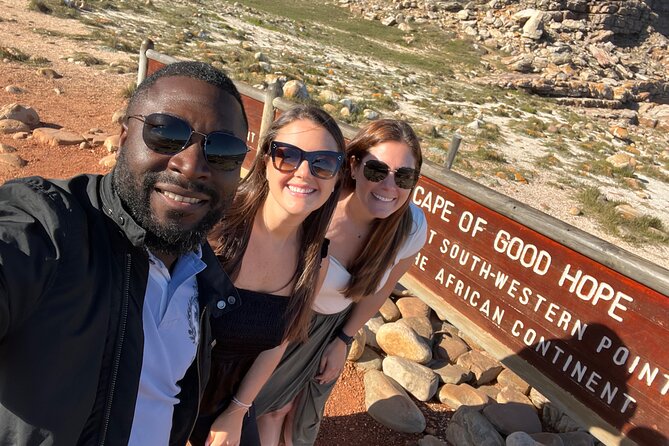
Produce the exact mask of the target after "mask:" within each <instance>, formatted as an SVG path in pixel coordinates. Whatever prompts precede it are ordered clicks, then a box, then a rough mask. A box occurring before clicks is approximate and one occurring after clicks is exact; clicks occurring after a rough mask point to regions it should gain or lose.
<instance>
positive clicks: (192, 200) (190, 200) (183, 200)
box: [160, 190, 204, 204]
mask: <svg viewBox="0 0 669 446" xmlns="http://www.w3.org/2000/svg"><path fill="white" fill-rule="evenodd" d="M160 193H161V194H163V195H165V196H166V197H167V198H169V199H170V200H174V201H178V202H179V203H187V204H198V203H202V202H203V201H204V200H200V199H199V198H193V197H184V196H183V195H178V194H175V193H172V192H168V191H166V190H161V191H160Z"/></svg>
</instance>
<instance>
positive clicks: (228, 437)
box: [206, 342, 288, 446]
mask: <svg viewBox="0 0 669 446" xmlns="http://www.w3.org/2000/svg"><path fill="white" fill-rule="evenodd" d="M287 346H288V342H284V343H282V344H281V345H279V346H277V347H274V348H273V349H270V350H265V351H264V352H262V353H261V354H259V355H258V357H257V358H256V360H255V361H254V362H253V365H252V366H251V368H250V369H249V371H248V372H247V373H246V375H245V376H244V379H243V380H242V382H241V384H240V385H239V390H237V394H236V395H235V396H234V397H235V399H236V400H237V402H234V401H231V402H230V404H229V405H228V407H227V408H226V409H225V410H224V411H223V413H222V414H221V415H219V416H218V418H216V421H214V423H213V424H212V425H211V431H210V432H209V438H208V439H207V442H206V444H207V445H212V446H214V445H216V446H218V445H230V446H235V445H238V444H239V441H240V437H241V432H242V422H243V421H244V417H245V416H246V414H247V413H248V408H247V407H245V406H247V405H248V406H250V405H251V403H253V400H255V398H256V396H257V395H258V393H259V392H260V389H262V386H264V385H265V383H266V382H267V380H268V379H269V377H270V375H271V374H272V372H273V371H274V369H275V368H276V366H277V364H279V361H280V360H281V357H282V356H283V353H284V352H285V351H286V347H287ZM240 403H241V404H240Z"/></svg>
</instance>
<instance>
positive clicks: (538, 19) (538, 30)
mask: <svg viewBox="0 0 669 446" xmlns="http://www.w3.org/2000/svg"><path fill="white" fill-rule="evenodd" d="M543 20H544V13H543V12H541V11H535V12H534V13H533V14H532V15H531V16H530V18H529V19H528V20H527V22H525V25H523V34H522V35H523V37H527V38H529V39H532V40H539V39H541V36H542V35H543V34H544V30H543V27H544V23H543Z"/></svg>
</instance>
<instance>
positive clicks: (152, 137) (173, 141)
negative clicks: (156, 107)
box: [142, 113, 191, 155]
mask: <svg viewBox="0 0 669 446" xmlns="http://www.w3.org/2000/svg"><path fill="white" fill-rule="evenodd" d="M190 134H191V129H190V126H189V125H188V124H187V123H186V122H185V121H183V120H181V119H179V118H176V117H174V116H170V115H165V114H162V113H154V114H151V115H148V116H147V117H146V119H145V120H144V128H143V130H142V137H143V138H144V143H145V144H146V146H147V147H148V148H149V149H151V150H153V151H154V152H157V153H160V154H163V155H174V154H175V153H177V152H178V151H180V150H181V149H182V148H183V147H184V146H185V145H186V143H187V142H188V139H189V138H190Z"/></svg>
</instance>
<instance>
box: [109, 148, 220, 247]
mask: <svg viewBox="0 0 669 446" xmlns="http://www.w3.org/2000/svg"><path fill="white" fill-rule="evenodd" d="M126 150H127V149H121V150H120V151H119V154H118V158H117V161H116V167H115V168H114V170H113V172H112V186H113V188H114V190H115V191H116V193H117V194H118V196H119V197H120V199H121V202H122V203H123V206H124V208H125V209H126V211H127V212H128V213H129V214H130V215H131V216H132V218H133V219H135V221H136V222H137V224H139V226H141V227H142V228H143V229H144V230H145V231H146V235H145V237H144V245H145V246H146V247H147V248H148V249H149V250H150V251H151V252H153V253H154V254H159V253H163V254H168V255H176V256H180V255H182V254H185V253H188V252H193V251H196V250H197V249H198V247H199V246H200V244H201V243H202V242H204V241H205V240H206V237H207V233H208V232H209V230H210V229H211V228H212V227H214V225H215V224H216V223H218V221H219V220H220V219H221V216H222V215H223V211H224V210H225V209H224V208H225V207H224V206H223V205H219V202H220V201H221V200H220V196H219V193H218V192H217V191H216V190H214V189H212V188H209V187H207V186H204V185H202V184H199V183H181V182H179V181H178V180H177V179H175V178H174V177H172V176H170V175H169V174H168V173H166V172H146V173H145V174H144V176H143V177H142V178H136V177H133V176H132V173H131V172H130V170H129V169H128V160H127V159H126V157H125V155H124V154H125V151H126ZM157 182H161V183H165V184H175V185H177V186H179V187H181V188H183V189H187V190H191V191H194V192H198V193H203V194H206V195H207V196H208V197H209V204H210V210H209V212H208V213H207V214H206V215H205V216H204V217H203V218H202V220H200V221H199V222H198V223H197V224H196V225H195V226H194V227H193V228H191V229H186V230H184V229H183V227H182V226H181V224H180V223H179V221H180V220H181V217H182V213H181V212H179V211H170V213H169V214H168V220H167V221H166V222H159V221H157V220H156V217H155V215H154V214H153V211H152V210H151V193H152V192H153V191H154V189H155V185H156V183H157Z"/></svg>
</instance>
